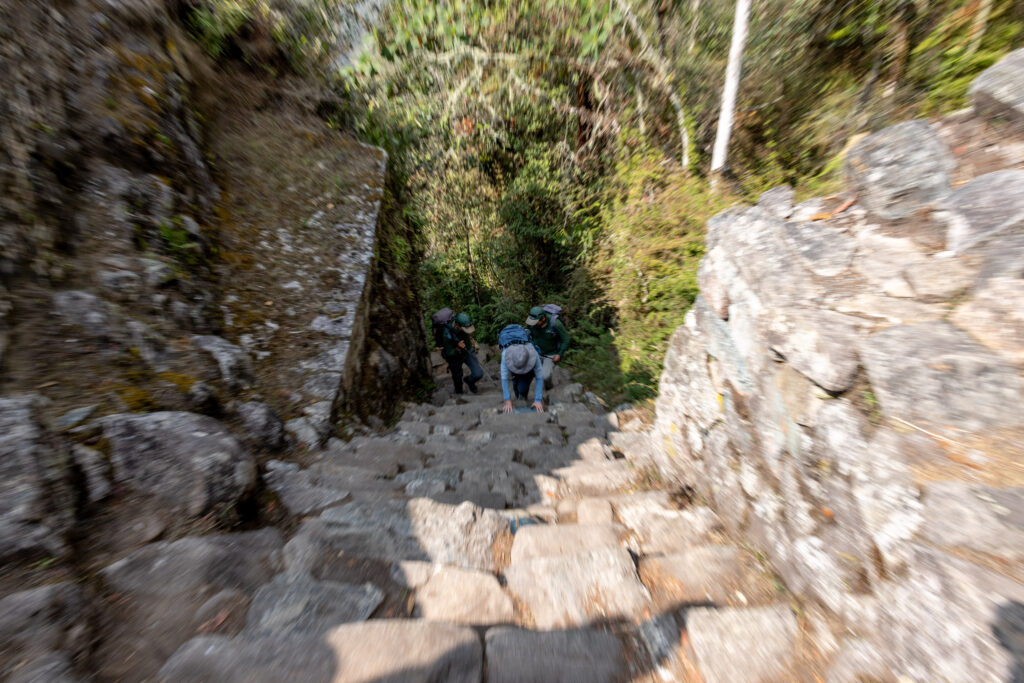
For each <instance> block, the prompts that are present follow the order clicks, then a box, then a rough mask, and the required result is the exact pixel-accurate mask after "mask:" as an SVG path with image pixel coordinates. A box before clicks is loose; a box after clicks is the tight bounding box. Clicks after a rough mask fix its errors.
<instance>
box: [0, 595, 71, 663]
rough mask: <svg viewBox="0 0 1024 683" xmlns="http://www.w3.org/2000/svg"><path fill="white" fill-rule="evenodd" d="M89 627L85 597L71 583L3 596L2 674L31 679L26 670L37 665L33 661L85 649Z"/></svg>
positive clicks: (0, 621) (0, 615) (0, 610)
mask: <svg viewBox="0 0 1024 683" xmlns="http://www.w3.org/2000/svg"><path fill="white" fill-rule="evenodd" d="M87 627H88V624H87V617H86V616H85V600H84V598H83V597H82V594H81V591H80V590H79V589H78V587H77V586H75V585H74V584H72V583H55V584H50V585H48V586H42V587H41V588H33V589H32V590H27V591H21V592H20V593H12V594H11V595H8V596H6V597H5V598H3V599H0V676H3V677H4V680H12V679H8V678H7V676H18V675H20V676H21V677H22V680H26V681H28V680H32V678H31V677H30V676H28V675H27V674H28V672H26V671H24V669H26V668H36V667H35V666H33V664H32V663H33V662H39V661H40V660H42V659H48V658H50V657H52V656H55V655H57V656H62V657H64V658H66V657H67V656H68V655H75V654H80V653H82V652H84V649H85V648H86V647H87V645H88V643H87V637H88V636H87ZM35 680H38V681H49V680H51V679H49V678H36V679H35ZM52 680H57V679H56V678H54V679H52Z"/></svg>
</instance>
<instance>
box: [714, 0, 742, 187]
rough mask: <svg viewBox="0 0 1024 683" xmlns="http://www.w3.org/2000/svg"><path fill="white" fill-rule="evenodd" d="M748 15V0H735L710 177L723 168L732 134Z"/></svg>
mask: <svg viewBox="0 0 1024 683" xmlns="http://www.w3.org/2000/svg"><path fill="white" fill-rule="evenodd" d="M749 15H750V0H736V18H735V20H734V21H733V25H732V46H731V47H730V48H729V64H728V66H726V68H725V88H723V90H722V110H721V113H720V114H719V116H718V132H717V133H716V135H715V148H714V151H713V152H712V154H711V173H712V177H713V176H714V174H716V173H719V172H721V171H722V170H723V169H724V168H725V163H726V159H727V156H728V153H729V136H730V135H731V134H732V119H733V113H734V112H735V110H736V93H737V92H738V91H739V86H740V72H741V71H742V61H743V46H744V45H745V44H746V42H747V21H748V19H749Z"/></svg>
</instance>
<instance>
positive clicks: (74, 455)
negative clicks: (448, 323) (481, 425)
mask: <svg viewBox="0 0 1024 683" xmlns="http://www.w3.org/2000/svg"><path fill="white" fill-rule="evenodd" d="M169 8H170V9H175V8H174V7H172V6H171V5H169V4H166V3H163V2H158V1H154V0H126V1H124V2H109V3H99V4H97V3H94V2H91V1H90V0H75V1H72V2H64V3H54V2H48V1H44V0H38V1H32V2H6V1H4V2H0V68H2V69H3V71H4V74H5V76H4V79H3V83H2V86H0V87H2V96H0V141H2V142H0V423H2V424H3V427H4V429H3V430H2V431H3V435H2V438H0V455H2V456H3V457H2V458H0V460H2V463H0V471H2V472H3V475H4V476H3V478H2V479H3V481H0V563H2V564H3V565H4V572H0V594H3V593H4V592H6V590H7V588H8V586H7V585H6V584H5V583H4V582H3V580H2V578H6V579H10V580H11V581H14V582H15V585H17V584H19V583H20V585H22V586H24V585H25V584H26V581H27V582H28V583H31V582H32V581H35V580H37V579H38V580H39V581H49V580H51V579H52V577H50V576H48V575H47V573H46V572H42V573H40V574H39V576H38V577H37V578H30V579H25V577H24V575H19V574H18V572H26V571H30V570H32V568H33V567H44V568H49V569H52V570H54V571H55V572H57V573H58V574H59V575H61V576H63V575H64V574H60V572H66V571H67V570H68V566H67V565H66V564H65V561H69V562H71V563H74V562H77V561H79V560H80V559H81V558H77V559H76V557H75V555H76V551H84V552H86V553H98V554H99V553H107V554H108V559H109V557H115V556H116V555H117V554H119V553H122V552H125V551H126V550H127V549H131V548H133V547H135V546H137V545H139V544H141V543H146V542H148V541H151V540H153V539H154V538H158V537H161V536H171V537H173V536H175V535H177V534H180V533H182V532H183V531H194V530H196V529H197V528H202V529H209V528H217V527H230V526H231V525H233V524H234V523H236V522H237V521H238V520H239V518H240V517H241V516H245V514H248V513H247V512H244V511H243V508H244V507H245V505H246V504H247V503H248V502H251V500H252V497H253V494H254V493H255V492H258V489H259V484H258V482H259V476H258V465H259V462H260V459H261V456H262V455H264V454H266V453H268V452H275V453H278V454H280V453H281V452H282V451H283V452H284V453H285V454H288V453H294V452H301V451H302V450H304V449H315V448H317V447H318V446H319V445H322V444H323V443H324V442H326V440H327V438H328V437H329V436H330V434H331V433H332V432H333V429H334V425H335V422H334V418H335V417H336V416H337V413H338V410H340V409H342V405H343V404H344V403H345V401H346V400H347V399H348V397H351V396H353V394H354V392H355V390H356V388H357V389H358V391H359V392H360V395H361V396H362V397H363V398H364V399H365V400H363V401H362V403H361V405H364V406H372V408H373V409H374V410H377V411H379V412H381V413H386V412H387V411H388V410H390V409H391V408H393V407H394V406H396V405H398V404H399V403H400V402H401V400H402V399H403V398H404V397H405V395H406V394H405V392H406V390H407V389H409V388H411V387H414V386H416V385H417V383H418V381H419V378H420V377H421V376H423V375H425V374H426V369H425V361H424V358H425V341H424V334H423V330H422V324H421V322H420V320H419V314H418V311H419V306H418V305H417V302H416V299H415V293H414V292H413V290H412V285H411V281H410V277H411V272H412V270H411V267H412V265H413V262H412V260H411V259H412V258H413V257H412V256H411V255H407V257H406V259H405V260H396V259H395V258H392V256H391V254H392V253H393V252H395V250H396V249H395V248H394V245H395V243H396V240H398V239H400V237H401V231H402V229H403V226H402V224H401V223H396V222H395V221H393V220H391V218H392V217H391V214H390V213H389V212H388V210H387V207H388V206H390V204H389V202H390V198H389V197H388V195H387V194H386V191H385V181H386V178H387V166H386V155H385V154H384V153H383V151H381V150H379V149H376V148H372V147H369V146H367V145H364V144H362V143H360V142H358V141H357V140H354V139H353V138H351V137H349V136H346V135H344V134H343V133H338V132H336V131H331V130H329V129H328V128H327V126H326V125H324V123H323V121H322V120H320V119H318V118H317V117H316V116H315V115H314V114H313V113H312V112H313V110H314V109H315V106H316V102H315V95H316V90H315V88H312V87H310V84H309V83H308V82H301V83H300V82H296V80H295V79H293V80H291V81H288V78H291V77H281V78H280V79H278V80H275V79H272V78H270V77H269V76H267V75H266V74H262V73H255V72H253V71H252V70H249V69H247V68H245V67H240V66H239V65H237V64H235V65H232V64H220V65H219V67H220V69H219V70H216V69H214V65H213V64H211V62H210V61H209V60H208V59H207V57H206V56H205V55H204V54H202V53H201V52H200V51H199V50H198V49H197V47H196V46H195V45H194V44H192V42H191V41H190V39H189V36H188V35H187V33H186V32H185V31H184V30H183V29H182V27H181V26H180V25H179V24H178V23H177V19H176V18H175V17H174V16H172V14H171V11H170V9H169ZM300 86H301V87H300ZM282 91H285V92H289V93H291V92H298V93H301V96H302V97H304V98H306V99H304V100H299V99H297V98H296V96H295V95H291V94H289V95H287V96H283V95H282V94H281V93H282ZM289 98H291V99H289ZM382 207H385V210H382ZM243 209H248V212H247V213H246V212H243ZM399 251H400V250H399ZM410 311H411V313H410ZM346 387H352V388H353V389H352V391H351V392H348V391H346V389H345V388H346ZM282 457H287V455H284V456H282ZM15 565H17V567H18V568H17V571H15V569H14V566H15ZM8 569H10V571H7V570H8ZM51 573H52V572H51Z"/></svg>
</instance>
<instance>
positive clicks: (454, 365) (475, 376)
mask: <svg viewBox="0 0 1024 683" xmlns="http://www.w3.org/2000/svg"><path fill="white" fill-rule="evenodd" d="M445 361H447V363H448V371H449V372H451V373H452V382H453V383H454V384H455V393H456V394H461V393H462V381H463V380H465V381H466V382H467V383H469V385H470V386H472V385H474V384H476V383H477V382H479V381H480V378H481V377H483V376H484V370H483V368H481V367H480V361H478V360H477V359H476V352H474V351H473V349H467V350H466V351H465V352H463V353H462V354H460V355H457V356H452V357H451V358H445ZM463 363H465V364H466V365H467V366H469V374H468V375H466V376H465V377H463V376H462V364H463Z"/></svg>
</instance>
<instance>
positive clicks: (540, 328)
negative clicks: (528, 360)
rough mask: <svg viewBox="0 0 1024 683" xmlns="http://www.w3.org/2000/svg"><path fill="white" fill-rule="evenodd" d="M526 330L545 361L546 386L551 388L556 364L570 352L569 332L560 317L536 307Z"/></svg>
mask: <svg viewBox="0 0 1024 683" xmlns="http://www.w3.org/2000/svg"><path fill="white" fill-rule="evenodd" d="M555 310H558V309H557V308H556V309H555ZM526 328H527V329H528V330H530V338H531V339H532V340H533V345H534V346H536V347H537V350H538V351H540V355H541V358H542V359H543V365H544V385H545V386H551V373H552V372H554V370H555V363H557V362H558V361H560V360H562V357H563V356H565V352H566V351H568V350H569V332H568V330H566V329H565V325H563V324H562V321H561V320H559V319H558V316H557V315H552V314H551V313H549V312H548V311H546V310H544V307H543V306H534V307H533V308H531V309H530V315H529V316H528V317H527V318H526Z"/></svg>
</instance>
